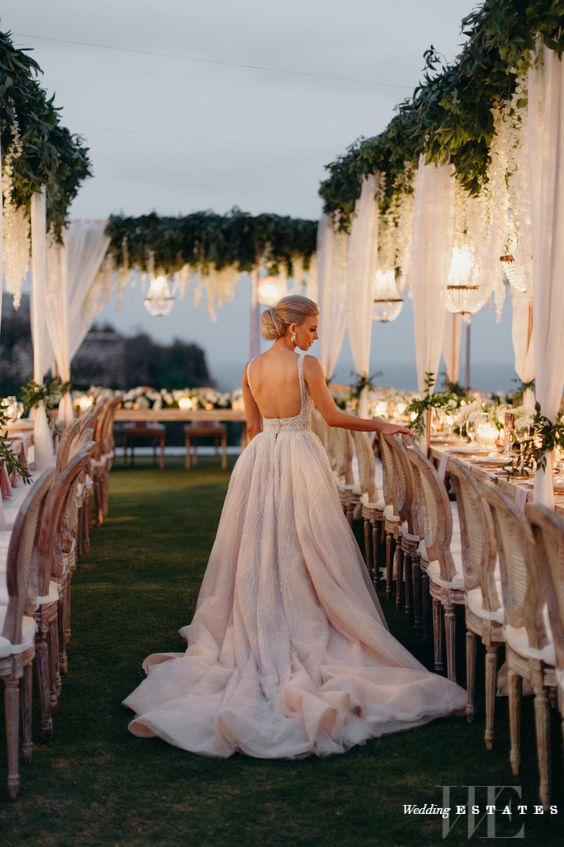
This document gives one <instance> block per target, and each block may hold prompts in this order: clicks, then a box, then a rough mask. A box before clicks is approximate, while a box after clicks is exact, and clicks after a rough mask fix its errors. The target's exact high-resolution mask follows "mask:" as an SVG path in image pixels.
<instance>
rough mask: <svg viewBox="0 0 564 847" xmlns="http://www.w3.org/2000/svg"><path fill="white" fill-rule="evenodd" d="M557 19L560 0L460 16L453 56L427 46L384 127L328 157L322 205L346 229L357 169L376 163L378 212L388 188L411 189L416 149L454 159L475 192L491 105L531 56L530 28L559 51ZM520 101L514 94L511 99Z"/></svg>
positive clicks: (483, 166) (483, 176) (483, 175)
mask: <svg viewBox="0 0 564 847" xmlns="http://www.w3.org/2000/svg"><path fill="white" fill-rule="evenodd" d="M563 20H564V0H485V2H484V3H483V5H482V6H481V7H480V8H479V9H477V10H476V11H474V12H472V13H471V14H470V15H468V16H467V17H466V18H464V20H463V21H462V33H463V35H464V36H466V38H467V41H466V43H465V45H464V48H463V50H462V52H461V54H460V55H459V56H458V58H457V59H456V61H455V62H453V63H452V64H450V65H447V64H445V63H444V61H443V59H442V58H441V56H440V55H439V54H438V53H437V51H436V50H435V48H434V47H431V48H430V49H429V50H427V51H426V53H425V54H424V59H425V67H424V73H423V81H422V83H421V84H420V85H418V86H417V88H416V89H415V91H414V93H413V96H412V98H410V99H408V100H405V101H404V102H403V103H400V105H399V107H398V113H397V114H396V116H395V117H394V118H393V119H392V120H391V121H390V123H389V124H388V126H387V128H386V129H385V130H384V132H382V133H380V135H378V136H376V137H375V138H368V139H364V138H360V139H358V140H357V141H356V142H354V144H352V145H351V146H350V147H349V149H348V151H347V153H346V154H345V155H344V156H341V157H340V158H339V159H337V160H336V161H335V162H333V163H332V164H329V165H327V168H326V169H327V170H328V172H329V178H328V179H327V180H326V181H325V182H323V183H322V185H321V189H320V194H321V197H322V198H323V201H324V208H325V211H326V212H327V213H328V214H329V213H332V214H333V217H334V220H335V221H336V222H337V224H338V226H339V227H340V228H341V229H345V230H347V229H348V227H349V226H350V220H351V216H352V214H353V212H354V204H355V201H356V200H357V198H358V197H359V196H360V188H361V183H362V179H363V177H364V176H366V175H368V174H371V173H375V172H376V171H379V172H380V173H381V175H383V177H384V179H383V180H382V179H381V180H380V183H381V185H380V194H379V197H378V200H379V203H380V210H381V212H383V213H385V212H386V211H387V209H388V208H389V206H390V204H391V203H392V199H393V197H394V195H396V194H397V193H401V192H405V191H411V190H412V175H413V173H414V169H415V165H416V163H417V160H418V158H419V156H420V155H421V154H423V155H424V156H425V159H426V161H427V162H434V163H436V164H451V165H453V167H454V170H455V174H456V177H457V179H458V180H459V182H460V184H461V185H462V187H463V188H464V189H465V190H466V191H467V192H468V193H469V194H471V195H477V194H479V193H480V190H481V188H482V186H483V185H484V182H485V180H487V174H488V166H489V160H490V146H491V143H492V140H493V137H494V133H495V127H494V115H493V110H494V109H495V108H496V107H498V106H499V105H500V104H502V103H505V102H507V101H510V100H511V98H512V95H513V93H514V91H515V88H516V85H517V81H518V79H519V78H520V77H522V76H523V75H524V74H525V73H526V71H527V69H528V68H529V67H530V64H531V62H532V61H533V56H534V47H535V38H536V36H537V34H539V35H541V36H542V38H543V39H544V42H545V44H546V45H547V46H548V47H549V48H550V49H552V50H554V51H556V52H557V53H558V55H561V54H562V52H563V50H564V27H563V25H562V22H563ZM525 104H526V100H524V99H521V100H518V101H517V103H516V107H517V108H521V107H522V106H524V105H525Z"/></svg>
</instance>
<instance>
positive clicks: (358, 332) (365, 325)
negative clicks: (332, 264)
mask: <svg viewBox="0 0 564 847" xmlns="http://www.w3.org/2000/svg"><path fill="white" fill-rule="evenodd" d="M378 180H379V178H378V176H377V175H371V176H368V177H365V178H364V180H363V183H362V189H361V192H360V197H359V199H358V200H357V202H356V206H355V213H354V218H353V222H352V225H351V234H350V238H349V253H348V270H347V275H348V286H347V329H348V333H349V342H350V345H351V351H352V356H353V361H354V366H355V369H356V371H357V373H358V374H359V375H365V376H368V374H369V370H370V344H371V341H372V312H373V308H372V303H373V291H374V274H375V272H376V262H377V258H378V206H377V202H376V191H377V189H378ZM358 413H359V415H360V417H366V415H367V414H368V390H367V389H364V391H363V392H362V393H361V396H360V403H359V410H358Z"/></svg>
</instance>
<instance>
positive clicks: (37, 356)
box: [31, 188, 55, 470]
mask: <svg viewBox="0 0 564 847" xmlns="http://www.w3.org/2000/svg"><path fill="white" fill-rule="evenodd" d="M46 226H47V214H46V196H45V188H43V190H42V191H41V192H39V193H37V194H34V195H33V197H32V198H31V337H32V342H33V379H34V380H35V382H37V383H38V384H41V383H42V382H43V378H44V377H45V374H46V373H47V371H48V370H49V368H50V367H51V363H52V358H53V351H52V348H51V343H50V341H49V333H48V330H47V319H46V301H47V231H46ZM34 421H35V425H34V431H33V444H34V452H35V468H36V470H43V469H44V468H47V467H50V466H51V465H53V464H54V461H55V457H54V453H53V439H52V437H51V431H50V429H49V424H48V423H47V415H46V412H45V407H44V405H43V403H40V404H39V406H38V407H37V408H36V409H35V411H34Z"/></svg>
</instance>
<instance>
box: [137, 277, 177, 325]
mask: <svg viewBox="0 0 564 847" xmlns="http://www.w3.org/2000/svg"><path fill="white" fill-rule="evenodd" d="M143 302H144V304H145V308H146V309H147V311H148V312H149V314H150V315H153V316H154V317H157V318H162V317H164V315H168V314H169V313H170V310H171V309H172V304H173V303H174V295H173V294H172V292H171V290H170V287H169V283H168V279H167V277H166V276H154V277H151V280H150V282H149V289H148V291H147V295H146V297H145V299H144V300H143Z"/></svg>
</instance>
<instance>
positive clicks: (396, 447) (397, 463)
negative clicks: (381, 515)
mask: <svg viewBox="0 0 564 847" xmlns="http://www.w3.org/2000/svg"><path fill="white" fill-rule="evenodd" d="M381 445H382V450H383V452H384V454H385V455H386V457H387V460H388V461H389V462H390V464H391V467H392V468H393V477H392V479H393V485H392V498H393V504H394V511H395V512H396V514H397V515H399V517H400V518H401V520H402V521H407V523H408V527H409V531H410V532H411V533H415V532H416V529H417V527H416V524H417V521H416V516H415V513H414V509H413V475H412V472H411V467H410V464H409V461H408V458H407V454H406V451H405V447H404V446H403V445H402V444H401V442H400V441H399V440H398V438H397V437H396V436H395V435H382V437H381Z"/></svg>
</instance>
